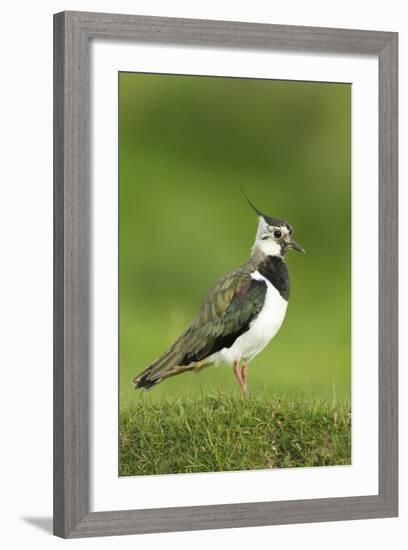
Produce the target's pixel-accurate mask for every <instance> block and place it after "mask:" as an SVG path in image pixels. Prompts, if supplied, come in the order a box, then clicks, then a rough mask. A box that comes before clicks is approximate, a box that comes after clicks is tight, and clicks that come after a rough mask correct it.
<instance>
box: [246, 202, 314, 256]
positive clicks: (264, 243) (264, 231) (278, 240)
mask: <svg viewBox="0 0 408 550" xmlns="http://www.w3.org/2000/svg"><path fill="white" fill-rule="evenodd" d="M242 193H243V195H244V197H245V198H246V200H247V201H248V203H249V205H250V206H251V207H252V208H253V209H254V210H255V212H256V213H257V215H258V230H257V232H256V237H255V242H254V245H253V251H254V252H255V251H260V252H261V253H263V254H264V255H265V256H280V257H282V258H283V257H284V256H285V254H286V252H287V251H288V250H291V249H292V250H297V252H303V253H304V252H305V250H304V248H303V247H302V246H301V245H300V244H299V243H298V242H296V241H295V240H294V239H293V227H292V226H291V225H290V224H289V223H288V222H287V221H285V220H279V219H277V218H273V217H272V216H267V215H266V214H264V213H263V212H261V211H260V210H258V208H256V206H254V205H253V204H252V202H251V201H250V200H249V199H248V197H247V196H246V195H245V193H244V192H243V191H242Z"/></svg>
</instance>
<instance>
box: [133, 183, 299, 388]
mask: <svg viewBox="0 0 408 550" xmlns="http://www.w3.org/2000/svg"><path fill="white" fill-rule="evenodd" d="M241 191H242V193H243V195H244V197H245V199H246V200H247V202H248V204H249V205H250V207H251V208H252V209H253V210H254V211H255V213H256V214H257V217H258V227H257V231H256V236H255V241H254V243H253V246H252V249H251V254H250V257H249V259H248V260H247V261H246V262H245V263H244V264H242V265H241V266H239V267H238V268H237V269H235V270H233V271H230V272H228V273H226V274H225V275H224V276H222V277H221V278H219V279H218V280H217V281H216V282H215V284H214V285H213V286H212V288H211V289H210V290H209V292H208V293H207V295H206V296H205V298H204V300H203V302H202V304H201V306H200V308H199V309H198V312H197V314H196V315H195V317H194V318H193V320H192V322H191V323H190V325H189V326H188V327H187V329H186V330H185V331H184V332H183V333H182V334H181V335H180V336H179V337H178V338H177V339H176V341H175V342H174V343H173V344H172V345H171V346H170V347H169V348H168V349H167V350H166V351H165V352H164V353H163V354H162V355H160V357H159V358H158V359H156V360H155V361H154V362H153V363H151V365H149V366H148V367H147V368H146V369H145V370H143V371H142V372H141V373H139V374H138V375H137V376H136V377H135V378H133V380H132V382H133V385H134V388H135V389H139V388H143V389H144V390H149V389H151V388H153V387H154V386H156V385H157V384H159V383H160V382H162V381H163V380H166V379H167V378H170V377H172V376H175V375H178V374H181V373H184V372H191V371H192V372H196V373H197V372H200V371H201V370H202V369H204V368H206V367H209V366H217V365H219V364H227V365H228V366H230V367H232V371H233V373H234V376H235V378H236V380H237V382H238V384H239V386H240V389H241V392H242V394H243V396H244V397H246V396H247V395H248V373H249V368H248V365H249V364H250V362H251V361H252V360H253V359H254V357H255V356H257V355H258V354H259V353H260V352H261V351H262V350H263V349H264V348H265V347H266V346H267V345H268V344H269V342H270V341H271V340H272V338H273V337H274V336H275V335H276V334H277V333H278V331H279V329H280V328H281V325H282V323H283V320H284V318H285V315H286V309H287V305H288V300H289V295H290V280H289V273H288V269H287V266H286V263H285V256H286V253H287V252H288V251H289V250H296V251H298V252H302V253H304V252H305V250H304V249H303V247H302V246H301V245H300V244H299V243H298V242H296V241H295V240H294V239H293V227H292V225H290V224H289V223H288V222H287V221H285V220H281V219H277V218H273V217H272V216H269V215H266V214H264V213H262V212H261V211H260V210H259V209H258V208H257V207H256V206H255V205H254V204H253V203H252V202H251V201H250V199H249V198H248V197H247V195H246V194H245V193H244V191H243V190H242V189H241Z"/></svg>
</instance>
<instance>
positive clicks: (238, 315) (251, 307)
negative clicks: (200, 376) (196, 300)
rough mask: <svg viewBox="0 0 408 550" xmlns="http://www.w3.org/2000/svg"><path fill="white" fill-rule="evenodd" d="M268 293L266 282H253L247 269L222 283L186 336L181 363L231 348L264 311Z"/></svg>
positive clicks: (232, 275)
mask: <svg viewBox="0 0 408 550" xmlns="http://www.w3.org/2000/svg"><path fill="white" fill-rule="evenodd" d="M266 290H267V286H266V283H265V281H263V280H257V279H253V278H252V277H251V270H250V269H248V268H246V267H243V268H241V269H240V270H237V271H235V272H232V273H229V274H227V275H225V276H224V277H222V278H221V279H220V280H218V281H217V282H216V283H215V285H214V286H213V287H212V289H211V290H210V291H209V293H208V294H207V296H206V297H205V299H204V302H203V304H202V305H201V307H200V309H199V311H198V313H197V315H196V317H195V319H194V320H193V322H192V323H191V325H190V327H189V329H188V330H187V331H186V333H185V335H183V342H182V345H183V348H184V351H185V355H184V357H183V359H182V361H181V364H182V365H188V364H189V363H192V362H197V361H202V360H203V359H205V358H206V357H208V356H209V355H212V354H213V353H216V352H217V351H219V350H221V349H223V348H225V347H226V348H229V347H231V346H232V344H233V343H234V341H235V340H236V339H237V338H238V336H240V335H241V334H243V333H244V332H246V331H247V330H248V328H249V324H250V322H251V321H252V319H254V317H256V316H257V315H258V313H259V312H260V310H261V309H262V306H263V303H264V300H265V295H266Z"/></svg>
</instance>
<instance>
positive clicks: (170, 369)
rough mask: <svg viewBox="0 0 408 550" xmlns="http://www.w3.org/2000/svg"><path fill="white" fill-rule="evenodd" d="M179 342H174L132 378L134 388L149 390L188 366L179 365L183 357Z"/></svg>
mask: <svg viewBox="0 0 408 550" xmlns="http://www.w3.org/2000/svg"><path fill="white" fill-rule="evenodd" d="M178 343H179V342H176V344H174V345H173V346H172V347H171V348H170V349H168V350H167V351H166V352H165V353H163V355H161V356H160V357H159V358H158V359H156V361H154V362H153V363H152V364H151V365H149V366H148V367H147V369H145V370H143V371H142V372H141V373H139V374H138V375H137V376H135V378H133V380H132V383H133V384H134V386H135V389H139V388H143V389H145V390H149V389H150V388H152V387H153V386H155V385H156V384H158V383H159V382H162V380H165V379H166V378H169V377H170V376H174V375H175V374H179V373H181V372H184V371H186V370H189V368H188V367H187V366H186V365H184V366H182V365H180V363H181V362H182V359H183V354H182V353H181V351H180V347H179V345H177V344H178Z"/></svg>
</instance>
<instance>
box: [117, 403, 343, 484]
mask: <svg viewBox="0 0 408 550" xmlns="http://www.w3.org/2000/svg"><path fill="white" fill-rule="evenodd" d="M350 463H351V413H350V404H349V403H348V402H346V403H342V404H339V403H333V402H326V401H306V400H305V401H301V400H290V399H277V398H275V399H271V398H270V397H249V399H242V398H241V397H240V396H236V395H227V394H224V395H216V396H202V397H200V398H198V399H187V398H180V399H177V400H167V401H162V402H153V401H152V402H150V401H149V400H148V399H145V398H142V399H140V400H138V401H137V402H136V403H134V404H132V405H131V406H129V407H128V408H127V409H125V410H122V411H121V415H120V475H121V476H134V475H151V474H170V473H181V472H184V473H191V472H216V471H231V470H254V469H266V468H290V467H308V466H333V465H341V464H343V465H344V464H350Z"/></svg>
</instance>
